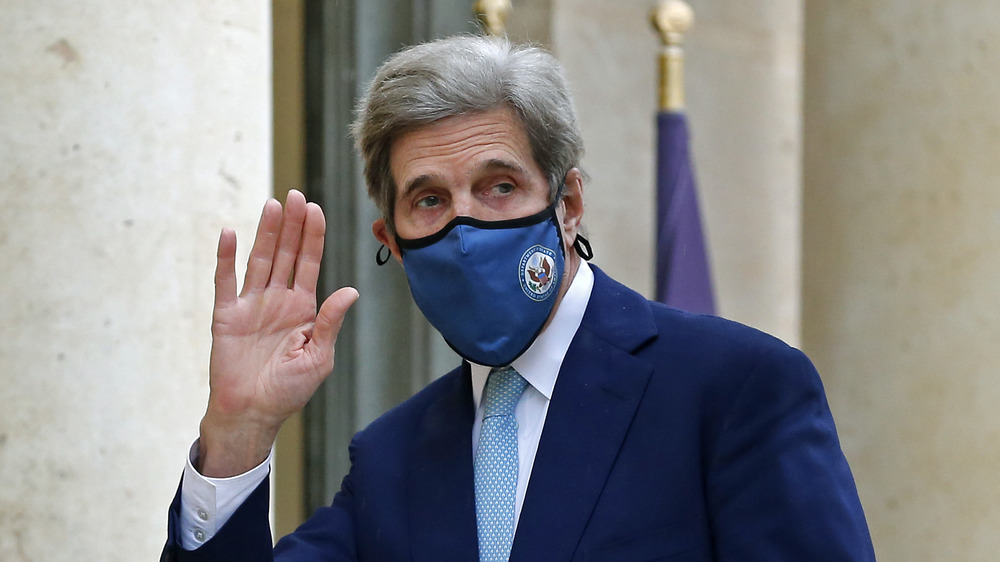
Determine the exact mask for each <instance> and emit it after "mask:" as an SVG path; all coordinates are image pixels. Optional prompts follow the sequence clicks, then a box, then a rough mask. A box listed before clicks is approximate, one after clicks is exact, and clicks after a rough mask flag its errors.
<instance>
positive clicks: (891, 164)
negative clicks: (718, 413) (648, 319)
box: [804, 0, 1000, 561]
mask: <svg viewBox="0 0 1000 562" xmlns="http://www.w3.org/2000/svg"><path fill="white" fill-rule="evenodd" d="M807 5H808V10H807V14H806V46H807V50H806V67H805V68H806V89H805V99H806V103H805V155H806V159H805V214H804V230H805V238H804V240H805V254H804V256H805V259H804V265H805V269H804V282H805V284H804V287H805V288H804V295H805V299H804V344H805V348H806V351H808V352H809V353H810V355H811V356H812V358H813V359H814V360H815V362H816V363H817V365H818V366H819V368H820V370H821V372H822V373H823V374H824V378H825V380H826V382H827V389H828V392H829V397H830V401H831V404H832V406H833V409H834V413H835V414H837V418H838V422H839V428H840V434H841V438H842V440H843V444H844V448H845V449H846V450H847V452H848V456H849V457H851V461H852V466H853V468H854V471H855V475H856V477H857V480H858V486H859V489H860V492H861V498H862V501H863V502H864V505H865V508H866V512H867V515H868V518H869V523H870V525H871V530H872V533H873V538H874V540H875V546H876V551H877V553H878V555H879V557H880V559H883V560H907V561H939V560H963V561H988V560H996V559H997V552H1000V534H998V533H997V529H1000V486H998V485H997V472H998V469H1000V447H998V440H997V436H998V435H1000V408H998V407H997V404H998V403H1000V382H998V378H997V376H996V371H997V365H1000V345H998V342H1000V299H998V297H997V287H998V286H1000V258H998V247H1000V189H998V187H1000V157H998V147H1000V28H998V27H997V25H996V22H997V21H998V19H1000V4H998V3H997V2H995V1H993V0H969V1H966V2H947V1H943V0H873V1H869V2H835V1H826V2H811V3H808V4H807Z"/></svg>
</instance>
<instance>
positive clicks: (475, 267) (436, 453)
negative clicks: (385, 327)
mask: <svg viewBox="0 0 1000 562" xmlns="http://www.w3.org/2000/svg"><path fill="white" fill-rule="evenodd" d="M354 133H355V136H356V138H357V141H358V146H359V147H360V150H361V153H362V155H363V157H364V161H365V175H366V180H367V183H368V188H369V194H370V196H371V197H372V199H373V200H374V201H375V202H376V204H377V205H378V207H379V209H380V210H381V213H382V218H380V219H378V220H376V221H375V223H374V225H373V227H372V230H373V231H374V234H375V237H376V238H377V239H378V240H379V241H380V242H381V243H382V244H384V246H385V247H386V248H387V249H388V252H389V253H390V254H391V256H392V257H394V258H395V259H396V260H397V261H399V262H400V263H401V264H402V267H403V268H404V270H405V272H406V275H407V278H408V279H409V283H410V289H411V292H412V294H413V297H414V299H415V300H416V302H417V305H418V306H419V307H420V309H421V311H422V312H423V313H424V314H425V315H426V316H427V318H428V320H429V321H430V322H431V324H433V325H434V326H435V327H436V328H437V329H438V330H439V331H440V332H441V334H442V335H443V336H444V338H445V340H446V341H447V342H448V343H449V345H451V347H452V348H453V349H455V351H456V352H458V353H459V354H460V355H461V356H462V357H463V358H464V359H465V361H463V363H462V365H461V366H459V367H458V368H456V369H455V370H454V371H452V372H450V373H447V374H445V375H444V376H442V377H441V378H440V379H438V380H437V381H435V382H434V383H432V384H430V385H429V386H428V387H427V388H425V389H424V390H423V391H421V392H419V393H418V394H417V395H416V396H414V397H413V398H411V399H409V400H407V401H406V402H404V403H403V404H401V405H400V406H398V407H396V408H394V409H393V410H391V411H389V412H388V413H386V414H385V415H383V416H382V417H381V418H379V419H378V420H376V421H375V422H373V423H372V424H371V425H370V426H368V427H367V428H366V429H365V430H363V431H361V432H360V433H358V434H357V436H356V437H355V438H354V441H353V443H352V445H351V461H352V465H351V469H350V472H349V473H348V475H347V476H345V477H344V480H343V485H342V488H341V491H340V492H339V493H338V494H337V495H336V497H334V498H333V503H332V505H331V506H329V507H327V508H323V509H320V510H318V511H317V512H316V513H315V514H314V515H313V516H312V517H311V518H310V519H309V520H308V521H307V522H306V523H305V524H303V525H302V526H301V527H300V528H299V529H298V530H297V531H295V532H294V533H293V534H291V535H289V536H288V537H285V538H284V539H282V540H281V541H279V542H278V544H277V546H276V547H275V549H274V551H273V553H272V550H271V538H270V533H269V530H268V520H267V502H268V485H267V473H268V469H269V458H270V457H269V455H270V450H271V446H272V444H273V442H274V438H275V435H276V434H277V431H278V428H279V427H280V426H281V424H282V422H283V421H284V420H285V419H287V418H288V416H290V415H291V414H292V413H294V412H295V411H297V410H299V409H301V408H302V407H303V406H304V405H305V403H306V402H307V401H308V400H309V398H310V396H312V394H313V392H315V390H316V388H317V387H318V385H319V384H320V382H321V381H322V380H323V378H324V377H325V376H326V374H327V373H328V372H330V370H331V369H332V368H333V363H334V352H333V348H334V344H335V342H336V338H337V332H338V330H339V328H340V325H341V322H342V321H343V318H344V315H345V314H346V312H347V310H348V308H349V307H350V306H351V304H353V302H354V301H355V299H357V297H358V293H357V291H355V290H354V289H351V288H344V289H340V290H339V291H337V292H335V293H334V294H333V295H331V296H330V297H329V298H327V299H326V301H325V302H323V304H322V306H320V308H319V311H318V313H317V311H316V308H315V290H316V279H317V275H318V269H319V260H320V256H321V253H322V244H323V232H324V228H325V221H324V218H323V213H322V211H321V210H320V209H319V207H317V206H315V205H313V204H307V203H306V202H305V199H304V197H303V196H302V195H301V194H299V193H297V192H292V193H291V194H290V195H289V197H288V200H287V203H286V205H285V208H284V209H283V210H282V208H281V206H280V205H279V204H278V203H277V202H275V201H270V202H268V203H267V204H266V205H265V206H264V211H263V215H262V217H261V219H260V224H259V226H258V229H257V238H256V241H255V242H254V246H253V249H252V251H251V255H250V260H249V264H248V266H247V273H246V280H245V283H244V287H243V290H242V293H240V294H239V295H237V293H236V280H235V273H234V260H235V243H236V239H235V234H234V233H233V232H232V231H229V230H227V231H224V232H223V234H222V236H221V239H220V243H219V253H218V268H217V273H216V301H215V315H214V319H213V329H212V335H213V346H212V357H211V365H210V376H211V394H210V397H209V403H208V409H207V411H206V413H205V417H204V418H203V420H202V423H201V435H200V439H199V441H198V442H197V444H196V446H195V447H192V452H191V459H190V462H189V463H188V467H187V469H186V470H185V473H184V478H183V481H182V485H181V490H180V491H179V493H178V497H177V499H176V500H175V502H174V504H173V505H172V507H171V510H170V531H169V538H168V543H167V546H166V548H165V550H164V558H165V559H168V560H173V559H176V560H269V559H271V557H272V556H274V557H275V558H278V559H282V560H433V561H441V560H476V559H478V560H483V561H486V560H491V561H492V560H508V559H510V560H653V559H656V560H659V559H671V560H733V561H740V562H745V561H752V560H761V561H765V560H766V561H776V560H795V561H802V560H809V561H817V560H831V561H833V560H837V561H841V560H870V559H874V554H873V551H872V546H871V541H870V538H869V535H868V530H867V527H866V524H865V520H864V514H863V513H862V509H861V505H860V503H859V501H858V497H857V492H856V490H855V486H854V482H853V479H852V477H851V473H850V469H849V468H848V466H847V462H846V461H845V459H844V456H843V454H842V452H841V450H840V445H839V443H838V440H837V435H836V430H835V428H834V424H833V419H832V418H831V415H830V411H829V408H828V406H827V404H826V399H825V397H824V394H823V389H822V385H821V383H820V380H819V377H818V376H817V374H816V372H815V370H814V369H813V368H812V365H811V364H810V363H809V361H808V359H806V358H805V356H803V355H802V354H801V353H799V352H798V351H796V350H794V349H792V348H790V347H788V346H786V345H785V344H783V343H781V342H779V341H777V340H775V339H774V338H771V337H769V336H767V335H765V334H762V333H759V332H757V331H754V330H752V329H749V328H747V327H744V326H740V325H738V324H735V323H732V322H727V321H725V320H721V319H718V318H712V317H704V316H695V315H689V314H685V313H682V312H679V311H676V310H672V309H669V308H667V307H664V306H661V305H659V304H656V303H651V302H649V301H647V300H646V299H644V298H642V297H641V296H639V295H638V294H636V293H634V292H633V291H631V290H629V289H627V288H626V287H624V286H622V285H620V284H618V283H616V282H615V281H613V280H612V279H611V278H609V277H608V276H606V275H605V274H604V273H603V272H601V271H600V270H599V269H598V268H596V267H592V266H589V265H588V264H587V263H586V262H585V261H583V260H582V259H581V256H583V257H589V256H588V255H587V254H589V245H588V244H587V243H586V241H585V240H584V239H583V238H582V237H581V236H580V224H581V220H582V217H583V211H584V203H583V174H582V173H581V171H580V168H579V163H580V158H581V155H582V153H583V146H582V142H581V139H580V133H579V131H578V129H577V124H576V117H575V114H574V109H573V103H572V100H571V99H570V96H569V93H568V88H567V86H566V84H565V83H564V80H563V78H562V75H561V71H560V69H559V66H558V64H557V63H556V62H555V61H554V59H552V57H551V56H549V55H547V54H546V53H544V52H543V51H540V50H538V49H535V48H525V47H512V46H511V45H509V44H508V43H507V42H506V41H503V40H495V39H487V38H474V37H461V38H452V39H446V40H442V41H437V42H433V43H428V44H424V45H419V46H417V47H413V48H410V49H407V50H405V51H403V52H401V53H398V54H396V55H395V56H393V57H391V58H390V59H389V60H388V61H387V62H385V63H384V65H383V66H382V67H381V68H380V69H379V71H378V73H377V75H376V76H375V79H374V81H373V82H372V84H371V86H370V89H369V91H368V93H367V95H366V97H365V98H364V99H363V100H362V102H361V104H360V106H359V111H358V116H357V122H356V123H355V128H354ZM388 260H389V258H388V256H383V261H388ZM289 279H291V280H292V281H291V282H289Z"/></svg>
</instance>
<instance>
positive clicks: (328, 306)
mask: <svg viewBox="0 0 1000 562" xmlns="http://www.w3.org/2000/svg"><path fill="white" fill-rule="evenodd" d="M358 296H359V295H358V290H357V289H355V288H354V287H342V288H340V289H338V290H337V291H336V292H334V293H333V294H332V295H330V296H329V297H327V298H326V300H325V301H323V304H322V306H320V307H319V314H317V315H316V324H315V325H314V326H313V337H312V343H314V344H315V345H316V346H317V347H318V348H319V349H332V348H333V345H334V344H335V343H337V334H339V333H340V328H341V326H343V325H344V316H345V315H346V314H347V310H348V309H349V308H351V305H353V304H354V302H355V301H357V300H358Z"/></svg>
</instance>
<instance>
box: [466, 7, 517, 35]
mask: <svg viewBox="0 0 1000 562" xmlns="http://www.w3.org/2000/svg"><path fill="white" fill-rule="evenodd" d="M472 9H473V10H475V12H476V20H478V21H479V25H481V26H482V27H483V30H484V31H485V32H486V34H487V35H492V36H494V37H502V36H503V35H504V34H505V33H506V32H505V31H504V25H505V24H506V23H507V16H509V15H510V0H478V1H477V2H476V4H475V5H474V6H473V7H472Z"/></svg>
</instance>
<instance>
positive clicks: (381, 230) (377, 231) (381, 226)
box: [372, 217, 403, 263]
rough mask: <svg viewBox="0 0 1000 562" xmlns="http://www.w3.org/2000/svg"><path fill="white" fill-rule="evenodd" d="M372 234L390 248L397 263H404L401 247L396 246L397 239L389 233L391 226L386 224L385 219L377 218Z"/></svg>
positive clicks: (373, 224)
mask: <svg viewBox="0 0 1000 562" xmlns="http://www.w3.org/2000/svg"><path fill="white" fill-rule="evenodd" d="M372 234H374V235H375V239H376V240H378V241H379V242H381V243H382V244H384V245H385V247H386V248H389V251H390V252H392V257H394V258H396V261H398V262H399V263H403V256H402V254H400V253H399V245H398V244H396V237H395V236H393V235H392V234H390V233H389V225H387V224H385V219H384V218H381V217H380V218H377V219H375V222H373V223H372Z"/></svg>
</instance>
